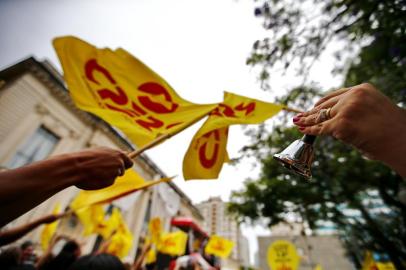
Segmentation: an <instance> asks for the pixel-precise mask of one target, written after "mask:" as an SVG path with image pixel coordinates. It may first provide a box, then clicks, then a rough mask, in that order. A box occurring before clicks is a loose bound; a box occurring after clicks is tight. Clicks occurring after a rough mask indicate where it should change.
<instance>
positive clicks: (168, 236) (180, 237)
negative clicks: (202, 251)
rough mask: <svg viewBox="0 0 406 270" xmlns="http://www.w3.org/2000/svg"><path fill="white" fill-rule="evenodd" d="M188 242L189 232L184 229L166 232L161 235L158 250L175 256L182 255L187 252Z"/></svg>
mask: <svg viewBox="0 0 406 270" xmlns="http://www.w3.org/2000/svg"><path fill="white" fill-rule="evenodd" d="M186 243H187V234H186V233H184V232H182V231H177V232H172V233H165V234H163V235H162V236H161V241H160V243H159V246H158V251H160V252H162V253H165V254H169V255H173V256H181V255H183V254H185V251H186Z"/></svg>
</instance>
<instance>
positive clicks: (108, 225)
mask: <svg viewBox="0 0 406 270" xmlns="http://www.w3.org/2000/svg"><path fill="white" fill-rule="evenodd" d="M122 222H123V219H122V216H121V213H120V210H119V209H118V208H114V209H113V212H112V213H111V215H110V217H109V218H108V219H107V220H105V221H104V222H103V226H100V225H99V226H97V228H96V230H95V233H98V234H100V235H101V236H103V238H104V239H108V238H109V237H110V236H111V235H113V234H114V233H115V232H116V231H117V229H118V227H119V226H120V224H121V223H122Z"/></svg>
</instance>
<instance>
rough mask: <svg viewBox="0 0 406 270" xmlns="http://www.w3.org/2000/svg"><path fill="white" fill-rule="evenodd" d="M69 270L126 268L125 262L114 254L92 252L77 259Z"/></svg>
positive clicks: (115, 269) (123, 269)
mask: <svg viewBox="0 0 406 270" xmlns="http://www.w3.org/2000/svg"><path fill="white" fill-rule="evenodd" d="M68 269H69V270H126V269H125V267H124V264H123V263H122V262H121V261H120V259H119V258H117V257H116V256H114V255H111V254H107V253H101V254H90V255H86V256H83V257H81V258H79V259H78V260H76V261H75V262H74V263H73V264H72V265H71V266H70V267H69V268H68Z"/></svg>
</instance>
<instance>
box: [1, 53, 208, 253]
mask: <svg viewBox="0 0 406 270" xmlns="http://www.w3.org/2000/svg"><path fill="white" fill-rule="evenodd" d="M95 146H106V147H111V148H115V149H122V150H125V151H131V150H134V148H135V147H134V146H133V145H132V144H130V143H129V142H128V141H127V140H126V139H125V138H124V137H123V136H121V135H120V134H119V133H118V132H117V131H116V130H115V129H113V128H112V127H111V126H109V125H108V124H107V123H105V122H104V121H102V120H100V119H99V118H97V117H94V116H92V115H90V114H88V113H86V112H84V111H81V110H79V109H77V108H76V107H75V105H74V104H73V102H72V100H71V99H70V96H69V94H68V91H67V89H66V87H65V85H64V82H63V79H62V77H61V75H60V74H59V73H58V72H57V71H56V70H55V69H54V68H53V67H52V65H50V64H49V63H48V62H39V61H37V60H35V59H34V58H28V59H26V60H24V61H22V62H20V63H18V64H15V65H13V66H11V67H9V68H7V69H5V70H3V71H0V165H1V166H2V167H3V168H6V169H11V168H16V167H20V166H23V165H25V164H28V163H31V162H34V161H38V160H42V159H44V158H47V157H49V156H53V155H57V154H62V153H68V152H73V151H78V150H80V149H84V148H89V147H95ZM132 169H133V170H135V171H136V172H137V173H138V174H139V175H141V176H142V177H143V178H144V179H145V180H154V179H159V178H162V177H166V175H165V174H164V173H163V172H162V171H161V170H160V169H159V167H158V166H157V165H156V164H155V163H154V162H152V160H150V159H149V158H148V156H147V155H145V154H141V155H140V156H138V157H137V158H136V159H135V161H134V167H133V168H132ZM78 191H79V190H78V189H77V188H76V187H70V188H67V189H65V190H63V191H61V192H59V193H58V194H55V195H54V196H52V197H51V198H49V199H48V200H46V201H45V202H43V203H42V204H40V205H38V206H37V207H35V208H34V209H32V210H31V211H29V212H27V213H25V214H24V215H23V216H21V217H19V218H18V219H16V220H14V221H12V222H11V223H10V224H8V225H7V226H8V227H13V226H18V225H20V224H24V223H27V222H29V221H31V220H33V219H35V218H38V217H41V216H44V215H47V214H50V212H51V211H52V209H53V207H54V205H55V204H56V203H60V204H61V206H62V209H67V208H68V206H69V204H70V202H71V201H72V199H73V198H74V197H75V196H76V194H77V193H78ZM113 205H114V207H118V208H119V209H120V210H121V212H122V215H123V217H124V219H125V221H126V222H127V225H128V227H129V229H130V230H131V232H132V233H133V235H134V245H133V249H132V251H131V252H130V254H129V257H130V258H133V257H134V256H135V253H136V251H137V248H138V246H139V244H140V243H139V239H142V236H144V235H145V234H146V230H147V224H148V222H149V219H150V218H151V217H155V216H159V217H161V218H162V220H163V223H164V224H165V227H166V229H167V230H169V229H170V228H169V227H170V219H171V218H172V217H174V216H188V217H192V218H194V219H195V220H196V221H197V222H199V223H202V221H203V216H202V215H201V214H200V212H199V210H198V209H197V208H196V207H194V206H193V204H192V203H191V200H190V199H189V198H188V197H187V196H186V195H185V194H184V193H183V192H182V191H181V190H180V189H179V188H178V187H177V186H176V185H175V184H173V183H171V182H169V183H162V184H160V185H157V186H154V187H152V188H150V189H148V190H145V191H139V192H136V193H133V194H132V195H129V196H126V197H124V198H122V199H119V200H116V201H114V202H113ZM109 207H111V206H109ZM106 208H108V207H106ZM81 231H82V226H81V225H80V223H79V222H78V220H77V219H76V218H75V216H71V217H70V218H66V219H63V220H62V222H61V223H60V225H59V227H58V232H61V233H63V234H66V235H69V236H72V237H76V236H78V235H80V234H81ZM40 232H41V228H39V229H36V230H34V231H32V232H31V233H30V234H28V235H27V236H26V237H24V238H23V239H21V240H20V241H24V239H31V240H34V241H38V240H39V235H40ZM97 241H98V239H97V237H96V236H95V235H94V236H91V237H88V238H86V239H85V243H83V244H84V250H83V252H84V253H87V252H89V251H91V250H92V249H93V248H94V247H95V243H96V242H97ZM130 258H129V259H130Z"/></svg>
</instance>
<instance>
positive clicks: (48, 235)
mask: <svg viewBox="0 0 406 270" xmlns="http://www.w3.org/2000/svg"><path fill="white" fill-rule="evenodd" d="M60 211H61V204H60V203H57V204H56V205H55V208H54V210H53V211H52V214H54V215H56V214H59V213H60ZM58 224H59V220H56V221H54V222H52V223H49V224H46V225H45V226H44V229H43V230H42V232H41V247H42V249H43V250H46V249H47V248H48V246H49V242H50V241H51V239H52V236H53V235H54V234H55V232H56V229H57V228H58Z"/></svg>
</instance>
